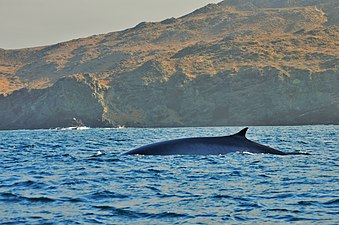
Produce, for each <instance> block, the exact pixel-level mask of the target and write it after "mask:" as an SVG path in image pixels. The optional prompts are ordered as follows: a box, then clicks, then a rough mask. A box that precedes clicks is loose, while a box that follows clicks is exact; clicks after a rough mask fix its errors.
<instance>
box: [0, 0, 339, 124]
mask: <svg viewBox="0 0 339 225" xmlns="http://www.w3.org/2000/svg"><path fill="white" fill-rule="evenodd" d="M337 12H338V4H337V2H336V1H335V0H326V1H320V0H312V1H309V0H307V1H306V0H294V1H291V0H286V1H280V0H279V1H271V0H270V1H268V0H251V1H233V0H225V1H223V2H220V3H219V4H210V5H207V6H205V7H203V8H201V9H198V10H196V11H194V12H192V13H190V14H188V15H186V16H183V17H181V18H170V19H167V20H164V21H161V22H159V23H140V24H138V25H137V26H136V27H134V28H131V29H127V30H125V31H121V32H115V33H109V34H104V35H96V36H92V37H88V38H83V39H77V40H72V41H69V42H64V43H60V44H56V45H52V46H47V47H37V48H31V49H20V50H1V49H0V93H2V94H3V95H0V129H18V128H50V127H63V126H72V125H81V124H83V125H86V126H117V125H126V126H208V125H294V124H323V123H325V124H327V123H332V124H333V123H334V124H338V123H339V117H338V116H337V112H338V108H339V90H338V87H339V82H338V62H339V53H338V52H339V51H338V50H339V49H338V45H339V28H338V13H337ZM21 88H23V89H21Z"/></svg>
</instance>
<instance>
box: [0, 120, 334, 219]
mask: <svg viewBox="0 0 339 225" xmlns="http://www.w3.org/2000/svg"><path fill="white" fill-rule="evenodd" d="M240 129H241V128H240V127H215V128H156V129H155V128H154V129H141V128H139V129H133V128H125V129H88V130H33V131H27V130H19V131H0V159H1V163H0V223H1V224H241V223H246V224H296V223H297V224H339V177H338V175H339V143H338V141H339V138H338V136H339V135H338V134H339V126H295V127H250V129H249V131H248V134H247V137H248V138H249V139H251V140H253V141H257V142H259V143H262V144H265V145H269V146H271V147H273V148H276V149H278V150H281V151H285V152H295V151H301V152H307V153H311V155H287V156H277V155H264V154H256V155H250V154H237V153H231V154H227V155H220V156H133V155H121V154H122V153H124V152H126V151H128V150H130V149H132V148H134V147H138V146H141V145H144V144H148V143H152V142H155V141H160V140H167V139H172V138H181V137H192V136H216V135H217V136H220V135H230V134H233V133H235V132H237V131H239V130H240Z"/></svg>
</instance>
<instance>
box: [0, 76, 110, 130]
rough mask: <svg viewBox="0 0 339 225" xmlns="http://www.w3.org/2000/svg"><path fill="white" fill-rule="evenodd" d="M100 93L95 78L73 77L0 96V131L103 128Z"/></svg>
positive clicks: (102, 108)
mask: <svg viewBox="0 0 339 225" xmlns="http://www.w3.org/2000/svg"><path fill="white" fill-rule="evenodd" d="M102 92H103V88H102V87H101V85H100V84H99V83H98V82H97V81H96V80H95V78H93V77H91V76H89V75H74V76H72V77H66V78H62V79H60V80H58V81H57V82H56V83H55V84H54V85H53V86H52V87H49V88H46V89H41V90H27V89H21V90H19V91H15V92H13V93H12V94H11V95H9V96H7V97H4V96H0V105H1V108H0V118H1V122H0V129H37V128H53V127H68V126H81V125H88V126H99V125H103V124H104V122H103V121H102V114H103V113H104V105H103V96H102Z"/></svg>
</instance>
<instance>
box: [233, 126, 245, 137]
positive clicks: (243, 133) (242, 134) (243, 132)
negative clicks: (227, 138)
mask: <svg viewBox="0 0 339 225" xmlns="http://www.w3.org/2000/svg"><path fill="white" fill-rule="evenodd" d="M247 130H248V127H246V128H244V129H242V130H241V131H239V132H238V133H236V134H233V135H232V136H239V137H246V132H247Z"/></svg>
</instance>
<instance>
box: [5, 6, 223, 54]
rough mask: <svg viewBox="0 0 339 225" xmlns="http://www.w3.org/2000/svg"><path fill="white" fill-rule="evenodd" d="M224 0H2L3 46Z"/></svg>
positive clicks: (42, 41) (61, 37)
mask: <svg viewBox="0 0 339 225" xmlns="http://www.w3.org/2000/svg"><path fill="white" fill-rule="evenodd" d="M220 1H221V0H0V48H5V49H13V48H24V47H33V46H41V45H48V44H54V43H58V42H62V41H67V40H70V39H74V38H79V37H86V36H90V35H93V34H100V33H108V32H112V31H117V30H123V29H126V28H129V27H133V26H135V25H136V24H138V23H140V22H142V21H161V20H163V19H166V18H169V17H179V16H182V15H185V14H187V13H189V12H192V11H193V10H195V9H197V8H200V7H202V6H204V5H207V4H208V3H217V2H220Z"/></svg>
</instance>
